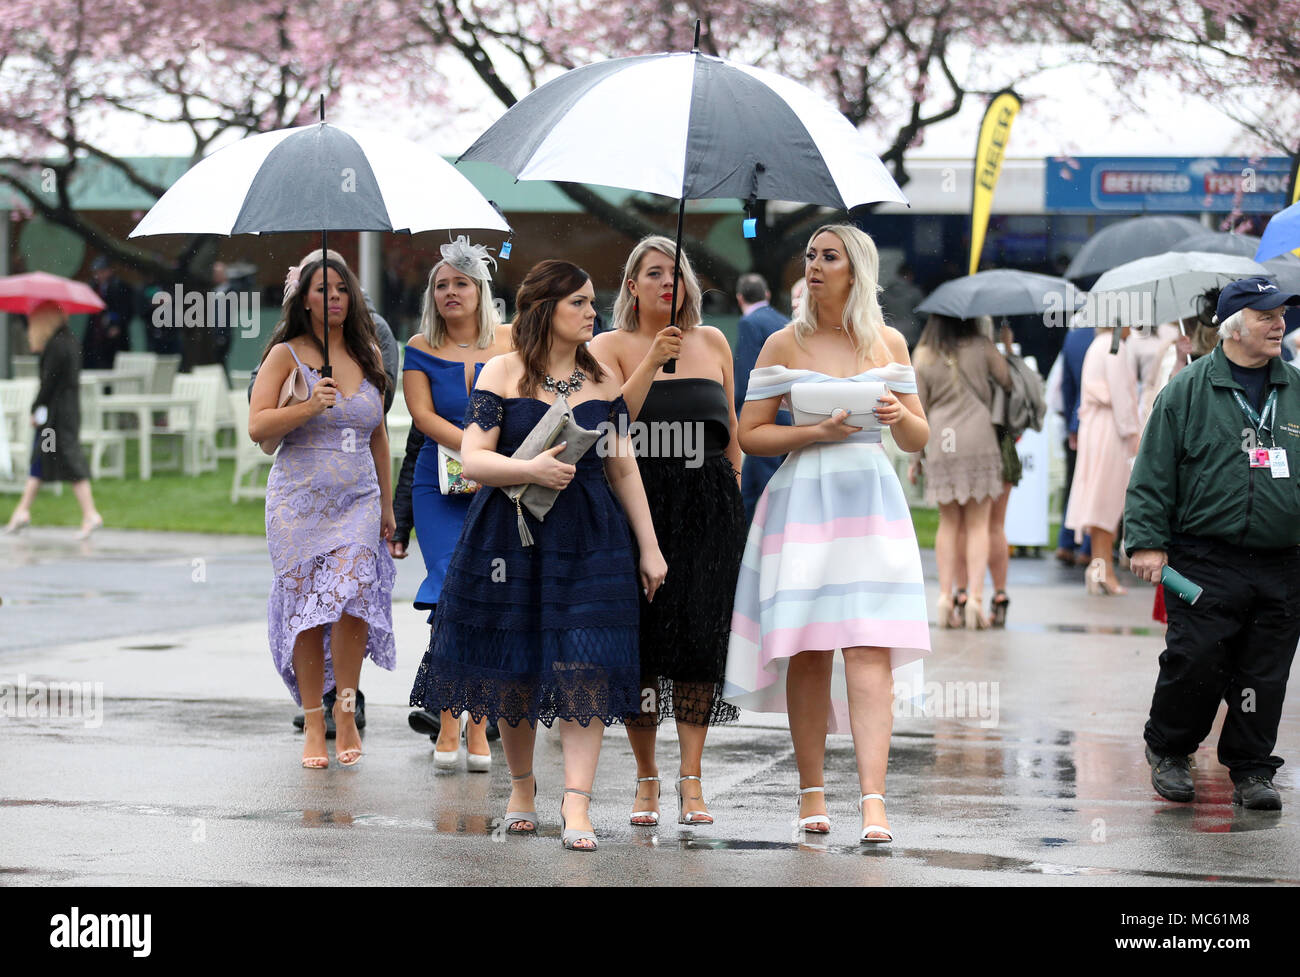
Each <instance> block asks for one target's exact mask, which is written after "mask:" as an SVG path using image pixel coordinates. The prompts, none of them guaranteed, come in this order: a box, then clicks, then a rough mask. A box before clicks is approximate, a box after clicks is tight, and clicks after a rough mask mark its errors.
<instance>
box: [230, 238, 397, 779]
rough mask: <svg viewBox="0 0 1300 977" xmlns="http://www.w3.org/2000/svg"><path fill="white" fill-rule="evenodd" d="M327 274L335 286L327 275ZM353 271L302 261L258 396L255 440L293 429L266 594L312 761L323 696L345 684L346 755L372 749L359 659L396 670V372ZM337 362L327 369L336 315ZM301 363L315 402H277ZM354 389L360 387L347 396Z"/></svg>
mask: <svg viewBox="0 0 1300 977" xmlns="http://www.w3.org/2000/svg"><path fill="white" fill-rule="evenodd" d="M326 279H328V285H326ZM360 295H361V289H360V286H359V285H358V284H357V281H356V278H355V277H354V276H353V275H352V272H351V270H350V269H349V268H348V267H347V265H346V264H344V263H343V262H341V261H336V260H335V259H334V258H333V257H331V258H330V260H329V263H328V274H326V273H325V270H324V269H323V268H322V262H321V261H320V260H319V259H318V260H316V261H311V262H306V263H304V264H303V266H302V267H301V268H298V269H291V270H290V273H289V279H288V280H287V281H286V283H285V304H284V314H283V315H282V316H281V318H280V322H279V323H278V324H277V326H276V328H275V332H274V333H273V334H272V336H271V341H270V343H269V344H268V345H267V348H266V352H265V353H264V354H263V356H262V365H261V367H260V368H259V370H258V374H257V382H256V384H255V385H254V387H253V392H252V398H251V401H250V404H249V421H248V434H249V436H250V437H251V438H252V439H253V440H254V441H266V440H268V439H270V440H276V439H283V440H282V441H281V442H280V449H279V453H278V454H277V455H276V459H275V465H274V466H273V467H272V469H271V474H270V477H269V478H268V479H267V486H266V539H267V544H268V546H269V548H270V551H271V563H272V565H273V566H274V568H275V582H274V584H273V585H272V587H271V596H270V599H269V601H268V603H267V618H268V621H267V630H268V634H269V638H270V643H271V658H272V660H273V661H274V662H275V667H276V669H277V670H278V671H279V673H280V676H281V677H282V678H283V679H284V682H285V684H286V685H287V686H288V687H289V692H290V694H291V695H292V696H293V698H294V701H296V702H299V703H301V704H302V705H303V706H304V707H305V708H304V709H303V712H304V714H305V720H306V722H305V725H304V728H303V732H304V734H305V740H306V742H305V744H304V746H303V759H302V763H303V766H304V767H308V768H312V769H316V768H321V767H326V766H328V765H329V758H328V756H327V755H326V753H325V715H324V711H323V709H322V706H321V696H322V694H323V693H324V692H325V691H327V690H328V689H331V688H334V687H335V686H336V685H337V687H338V689H339V694H338V697H337V700H336V702H335V705H334V722H335V727H336V729H337V742H336V745H337V757H338V761H339V763H340V764H341V765H343V766H351V765H352V764H354V763H356V762H357V761H358V760H359V759H360V758H361V736H360V733H358V731H357V726H356V716H355V708H356V707H355V702H356V688H357V684H358V681H359V680H360V677H361V661H362V658H363V657H366V656H368V657H369V658H371V659H372V660H373V661H374V662H375V663H376V664H378V665H379V666H380V667H381V668H386V669H389V670H392V669H393V668H394V667H396V664H397V660H396V652H395V648H394V644H393V619H392V618H393V615H392V592H393V578H394V575H395V574H394V569H393V560H392V557H391V556H389V554H388V549H387V547H386V546H385V544H384V541H385V540H386V539H388V538H390V537H391V536H392V533H393V528H394V519H393V508H392V502H391V498H392V492H391V484H390V483H391V481H392V467H391V462H390V461H389V453H388V434H387V432H386V430H385V428H384V423H383V421H384V385H385V384H386V383H387V378H386V377H385V375H384V368H383V363H382V360H381V359H380V353H379V346H378V343H377V341H376V339H375V330H374V325H373V323H372V322H371V320H370V316H369V314H368V313H367V312H366V308H365V304H364V303H363V302H360V301H355V302H354V301H353V297H354V296H356V297H359V296H360ZM326 314H328V315H329V324H330V332H329V363H330V366H331V368H332V371H333V377H322V376H321V369H320V367H321V366H322V365H323V362H324V355H323V354H324V349H325V346H324V342H323V338H324V316H325V315H326ZM293 370H298V371H300V372H301V373H302V374H303V376H304V378H305V379H306V381H307V386H308V389H309V390H310V391H311V397H310V399H308V400H306V401H304V402H302V403H298V404H293V405H291V406H287V407H277V406H276V404H277V403H278V400H279V393H280V388H281V387H282V386H283V384H284V381H285V380H286V379H287V378H288V377H289V374H290V372H291V371H293ZM347 391H351V393H348V392H347Z"/></svg>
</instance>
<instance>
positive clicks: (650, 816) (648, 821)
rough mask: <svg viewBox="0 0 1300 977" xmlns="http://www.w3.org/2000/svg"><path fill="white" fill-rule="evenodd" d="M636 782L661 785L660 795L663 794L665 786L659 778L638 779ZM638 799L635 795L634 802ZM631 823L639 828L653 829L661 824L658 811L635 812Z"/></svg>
mask: <svg viewBox="0 0 1300 977" xmlns="http://www.w3.org/2000/svg"><path fill="white" fill-rule="evenodd" d="M636 782H637V783H638V784H644V783H651V782H653V783H656V784H659V785H660V786H659V793H660V795H661V796H662V794H663V784H662V782H661V781H660V780H659V778H658V777H637V778H636ZM640 789H641V788H639V787H638V788H637V790H640ZM636 799H637V798H636V795H635V794H633V796H632V800H633V801H636ZM637 818H644V819H645V820H642V821H638V820H637ZM629 821H630V823H631V824H633V825H635V826H636V827H638V828H653V827H654V826H655V825H657V824H658V823H659V812H658V811H633V812H632V816H631V818H630V819H629Z"/></svg>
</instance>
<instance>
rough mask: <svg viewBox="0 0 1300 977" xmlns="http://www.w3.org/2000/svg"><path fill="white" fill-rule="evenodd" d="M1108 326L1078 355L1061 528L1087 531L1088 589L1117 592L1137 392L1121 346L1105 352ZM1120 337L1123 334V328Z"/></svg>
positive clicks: (1135, 440) (1135, 446)
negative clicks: (1071, 463)
mask: <svg viewBox="0 0 1300 977" xmlns="http://www.w3.org/2000/svg"><path fill="white" fill-rule="evenodd" d="M1112 332H1113V330H1111V329H1098V330H1097V335H1096V338H1095V339H1093V341H1092V345H1091V346H1089V347H1088V352H1087V354H1086V355H1085V356H1084V358H1083V374H1082V377H1081V382H1080V397H1079V460H1078V462H1077V465H1076V467H1075V469H1074V484H1073V485H1072V486H1071V487H1070V504H1069V506H1067V508H1066V512H1065V527H1066V528H1067V529H1073V530H1074V536H1075V539H1082V538H1083V534H1084V533H1091V534H1092V555H1093V560H1092V563H1090V564H1089V565H1088V579H1087V582H1088V592H1089V593H1091V594H1123V593H1126V592H1127V591H1125V589H1124V588H1123V587H1121V586H1120V585H1119V580H1118V578H1117V577H1116V576H1115V566H1114V562H1113V559H1112V554H1113V552H1114V548H1115V533H1116V532H1117V531H1118V530H1119V523H1120V519H1121V518H1122V517H1123V515H1124V493H1125V491H1126V490H1127V488H1128V476H1129V471H1130V468H1131V466H1132V463H1133V459H1134V458H1135V457H1136V456H1137V449H1138V434H1139V431H1140V428H1139V427H1138V390H1137V377H1135V376H1134V375H1133V364H1132V361H1131V360H1130V359H1129V357H1128V356H1127V355H1125V352H1124V350H1123V349H1122V348H1121V349H1120V351H1119V353H1117V354H1115V355H1112V354H1111V352H1110V344H1111V333H1112ZM1122 338H1125V339H1126V338H1128V329H1127V328H1125V329H1124V330H1123V333H1122Z"/></svg>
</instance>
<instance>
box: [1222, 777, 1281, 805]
mask: <svg viewBox="0 0 1300 977" xmlns="http://www.w3.org/2000/svg"><path fill="white" fill-rule="evenodd" d="M1232 803H1234V804H1240V805H1241V806H1242V807H1244V808H1246V809H1247V810H1249V811H1280V810H1282V795H1281V794H1279V793H1278V792H1277V788H1276V787H1274V786H1273V781H1272V780H1270V779H1269V778H1268V777H1264V776H1255V777H1247V778H1246V779H1245V780H1243V781H1242V782H1241V783H1239V784H1237V786H1236V787H1234V788H1233V790H1232Z"/></svg>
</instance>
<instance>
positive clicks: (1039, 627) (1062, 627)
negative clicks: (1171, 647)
mask: <svg viewBox="0 0 1300 977" xmlns="http://www.w3.org/2000/svg"><path fill="white" fill-rule="evenodd" d="M1006 629H1007V630H1008V631H1022V632H1024V633H1026V634H1112V635H1114V634H1118V635H1136V636H1137V637H1140V638H1150V637H1156V638H1162V637H1164V634H1165V629H1164V628H1162V627H1157V626H1155V625H1151V626H1147V625H1136V626H1133V625H1123V624H1036V623H1034V622H1029V623H1021V624H1008V625H1007V628H1006Z"/></svg>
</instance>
